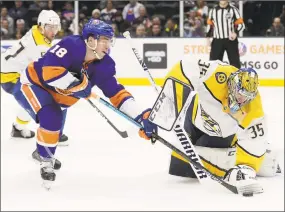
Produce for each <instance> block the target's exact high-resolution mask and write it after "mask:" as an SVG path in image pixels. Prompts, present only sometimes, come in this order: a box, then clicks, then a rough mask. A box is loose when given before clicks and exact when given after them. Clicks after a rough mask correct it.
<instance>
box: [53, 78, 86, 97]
mask: <svg viewBox="0 0 285 212" xmlns="http://www.w3.org/2000/svg"><path fill="white" fill-rule="evenodd" d="M91 89H92V87H91V83H90V82H89V80H88V78H87V76H86V74H82V75H81V76H80V79H79V80H76V81H74V82H73V83H71V84H70V85H69V86H68V88H67V89H64V90H63V89H59V88H57V89H56V90H57V91H58V92H59V93H61V94H62V95H73V96H74V97H76V98H86V97H88V96H90V94H91Z"/></svg>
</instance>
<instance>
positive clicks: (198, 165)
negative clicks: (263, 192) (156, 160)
mask: <svg viewBox="0 0 285 212" xmlns="http://www.w3.org/2000/svg"><path fill="white" fill-rule="evenodd" d="M93 97H94V98H95V99H97V100H98V101H99V102H100V103H101V104H103V105H105V106H106V107H108V108H109V109H111V110H113V111H114V112H115V113H117V114H118V115H120V116H122V117H123V118H125V119H126V120H128V121H129V122H131V123H132V124H134V125H136V126H137V127H139V128H140V129H143V126H142V125H141V124H140V123H138V122H136V121H135V120H134V119H133V118H131V117H130V116H129V115H127V114H125V113H124V112H122V111H120V110H119V109H118V108H116V107H114V106H113V105H111V104H110V103H109V102H107V101H106V100H104V99H102V98H101V97H99V96H97V95H94V96H93ZM155 140H158V141H160V142H161V143H162V144H164V145H165V146H167V147H168V148H170V149H171V150H173V151H174V152H176V153H177V154H178V155H180V156H181V157H183V158H184V159H185V160H187V161H189V163H191V164H192V165H193V166H195V167H197V168H199V169H201V170H203V171H204V172H205V173H206V174H207V175H208V176H209V177H210V178H211V179H212V180H215V181H217V182H218V183H220V184H221V185H222V186H224V187H225V188H227V189H228V190H230V191H231V192H233V193H235V194H238V193H239V192H241V191H239V190H238V189H237V187H236V186H233V185H231V184H229V183H227V182H225V181H224V180H223V179H222V178H221V177H219V176H217V175H215V174H212V173H211V172H209V171H208V170H207V169H206V168H205V167H204V166H203V165H201V164H200V163H198V162H197V159H196V158H194V159H193V158H192V157H191V155H189V156H188V155H186V154H185V153H184V152H182V151H181V150H179V149H178V148H176V147H175V146H174V145H172V144H171V143H169V142H168V141H166V140H165V139H164V138H162V137H160V136H159V135H158V134H156V133H152V142H155Z"/></svg>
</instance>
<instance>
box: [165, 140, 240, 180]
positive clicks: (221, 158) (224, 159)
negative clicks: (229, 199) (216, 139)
mask: <svg viewBox="0 0 285 212" xmlns="http://www.w3.org/2000/svg"><path fill="white" fill-rule="evenodd" d="M195 149H196V150H197V152H198V153H199V156H200V158H201V160H202V163H203V165H204V166H205V168H207V169H208V170H209V171H210V172H211V173H213V174H216V175H218V176H220V177H223V176H224V175H225V174H226V172H227V170H228V169H230V168H232V167H233V166H234V165H235V158H236V154H235V153H236V151H235V148H209V147H201V146H195ZM169 174H171V175H175V176H180V177H190V178H196V175H195V173H194V171H193V170H192V168H191V166H190V164H189V163H188V161H186V160H185V159H184V158H182V157H181V156H180V155H178V154H177V153H175V152H172V155H171V161H170V167H169Z"/></svg>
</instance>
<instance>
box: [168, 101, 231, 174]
mask: <svg viewBox="0 0 285 212" xmlns="http://www.w3.org/2000/svg"><path fill="white" fill-rule="evenodd" d="M194 98H195V97H194ZM194 98H193V99H194ZM194 107H196V106H195V105H194V101H192V103H191V104H190V106H189V108H188V110H187V113H186V117H185V122H184V128H185V130H186V132H187V133H188V134H190V135H191V140H192V142H193V144H194V145H196V146H203V147H214V148H228V147H230V146H231V145H232V144H233V143H235V141H236V139H235V136H234V135H232V136H229V137H226V138H221V137H215V136H209V135H207V134H206V133H204V132H202V131H201V130H199V129H198V128H197V127H195V126H194V124H193V123H192V115H193V108H194ZM202 162H203V159H202ZM206 162H207V164H211V162H210V161H206ZM213 166H214V165H213ZM213 168H218V167H213ZM210 171H211V170H210ZM169 174H171V175H176V176H181V177H191V178H196V175H195V172H194V171H193V170H192V168H191V166H190V164H189V163H188V162H186V161H184V160H183V159H182V158H181V157H180V156H179V155H178V154H176V153H175V152H173V153H172V155H171V160H170V167H169Z"/></svg>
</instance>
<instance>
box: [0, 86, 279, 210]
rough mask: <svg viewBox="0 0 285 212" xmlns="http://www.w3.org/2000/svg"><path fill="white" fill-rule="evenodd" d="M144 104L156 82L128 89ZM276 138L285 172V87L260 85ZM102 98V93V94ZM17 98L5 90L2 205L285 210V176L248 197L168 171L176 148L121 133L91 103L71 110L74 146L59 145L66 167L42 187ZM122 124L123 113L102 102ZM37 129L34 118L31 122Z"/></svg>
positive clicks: (67, 130)
mask: <svg viewBox="0 0 285 212" xmlns="http://www.w3.org/2000/svg"><path fill="white" fill-rule="evenodd" d="M128 89H129V91H131V92H132V93H133V95H134V96H135V97H136V100H137V101H138V102H139V103H140V106H141V109H144V108H146V107H150V106H151V105H152V104H153V102H154V101H155V98H156V95H155V93H153V91H152V89H151V88H150V87H128ZM260 91H261V94H262V99H263V105H264V109H265V112H266V114H267V118H268V123H269V138H270V142H271V143H272V145H273V148H274V149H276V150H277V151H279V153H280V165H281V167H282V170H284V168H283V167H284V162H283V161H284V88H265V87H261V88H260ZM99 94H100V95H101V96H103V95H102V93H99ZM16 108H17V106H16V102H15V101H14V99H13V97H11V96H9V95H8V94H6V93H5V92H4V91H3V90H1V210H5V211H6V210H29V211H31V210H38V211H44V210H188V211H191V210H284V175H283V174H282V175H280V176H278V177H274V178H260V179H259V180H260V183H262V185H263V186H264V190H265V192H264V193H263V194H260V195H255V196H254V197H242V196H238V195H234V194H232V193H230V192H229V191H227V190H225V189H224V188H223V187H221V186H220V185H219V184H217V183H215V182H213V185H212V186H210V187H207V186H203V185H200V184H199V183H198V181H197V180H193V179H183V178H180V177H174V176H170V175H168V165H169V160H170V150H169V149H168V148H167V147H165V146H163V145H162V144H160V143H156V144H155V145H151V144H150V142H148V141H144V140H142V139H140V138H139V137H138V136H137V134H136V132H134V133H131V134H130V138H127V139H123V138H120V137H119V136H118V135H117V134H116V132H115V131H113V130H112V128H111V127H109V125H108V124H107V123H106V122H105V121H104V120H103V119H102V117H100V115H99V114H98V113H97V112H96V111H95V109H93V108H92V107H91V106H90V105H89V104H88V103H87V102H86V101H84V100H82V101H80V102H79V103H78V104H77V105H75V106H74V107H72V108H70V109H69V111H68V116H67V124H66V127H65V133H66V134H67V135H68V136H69V138H70V145H69V146H68V147H58V149H57V152H56V155H57V157H58V158H59V159H60V160H61V161H62V163H63V166H62V169H61V170H60V171H58V172H57V180H56V184H55V185H54V186H53V188H52V190H50V191H46V190H45V189H44V188H42V187H41V179H40V172H39V165H37V164H36V163H35V162H34V161H33V160H32V158H31V153H32V152H33V150H34V149H35V146H36V142H35V139H31V140H19V139H18V140H15V139H11V138H10V130H11V126H12V122H13V120H14V118H15V114H16V112H15V110H16ZM100 108H101V109H102V110H104V111H105V112H106V114H108V115H109V117H111V118H112V119H114V120H115V121H116V122H118V123H119V125H120V126H121V129H125V128H128V129H130V130H134V128H130V127H131V125H128V124H127V123H126V122H125V121H124V120H121V118H120V117H117V116H114V115H113V113H112V112H110V111H109V110H108V109H106V108H104V106H101V107H100ZM31 127H32V128H33V129H36V125H35V124H34V123H32V124H31Z"/></svg>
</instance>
